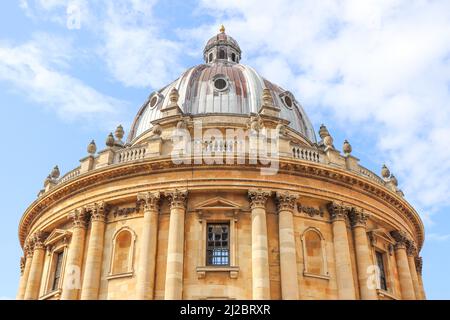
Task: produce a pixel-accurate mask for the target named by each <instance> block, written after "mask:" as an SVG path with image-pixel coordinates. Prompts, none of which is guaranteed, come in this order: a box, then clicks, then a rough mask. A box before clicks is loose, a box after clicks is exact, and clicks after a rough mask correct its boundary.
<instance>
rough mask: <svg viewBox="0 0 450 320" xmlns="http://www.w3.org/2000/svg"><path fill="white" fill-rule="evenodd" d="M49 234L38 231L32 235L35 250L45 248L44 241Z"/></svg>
mask: <svg viewBox="0 0 450 320" xmlns="http://www.w3.org/2000/svg"><path fill="white" fill-rule="evenodd" d="M47 236H48V234H47V233H45V232H42V231H37V232H35V233H34V234H33V235H32V238H31V241H32V242H33V247H34V250H37V249H44V248H45V246H44V241H45V239H46V238H47Z"/></svg>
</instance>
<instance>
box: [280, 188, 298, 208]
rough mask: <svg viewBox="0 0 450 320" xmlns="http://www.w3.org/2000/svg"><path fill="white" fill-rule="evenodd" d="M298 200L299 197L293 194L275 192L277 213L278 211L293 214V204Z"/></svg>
mask: <svg viewBox="0 0 450 320" xmlns="http://www.w3.org/2000/svg"><path fill="white" fill-rule="evenodd" d="M298 198H299V195H298V194H295V193H290V192H287V191H285V192H277V193H276V199H277V208H278V212H280V211H290V212H293V211H294V209H295V203H296V202H297V199H298Z"/></svg>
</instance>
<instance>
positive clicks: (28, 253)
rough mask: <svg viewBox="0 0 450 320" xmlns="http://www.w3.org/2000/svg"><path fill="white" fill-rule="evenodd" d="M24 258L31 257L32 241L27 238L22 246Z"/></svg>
mask: <svg viewBox="0 0 450 320" xmlns="http://www.w3.org/2000/svg"><path fill="white" fill-rule="evenodd" d="M23 251H24V253H25V257H26V259H31V258H32V257H33V243H32V242H31V241H30V240H28V241H27V242H26V244H25V246H24V248H23Z"/></svg>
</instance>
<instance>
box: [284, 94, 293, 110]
mask: <svg viewBox="0 0 450 320" xmlns="http://www.w3.org/2000/svg"><path fill="white" fill-rule="evenodd" d="M284 104H285V105H286V106H287V107H288V108H292V99H291V98H290V97H288V96H285V97H284Z"/></svg>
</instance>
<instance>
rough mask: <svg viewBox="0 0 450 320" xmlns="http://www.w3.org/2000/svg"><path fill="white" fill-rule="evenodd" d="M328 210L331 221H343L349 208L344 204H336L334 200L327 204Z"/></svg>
mask: <svg viewBox="0 0 450 320" xmlns="http://www.w3.org/2000/svg"><path fill="white" fill-rule="evenodd" d="M327 209H328V212H329V213H330V220H331V222H334V221H339V220H341V221H345V220H346V219H347V218H348V214H349V212H350V211H351V208H349V207H346V206H344V204H342V203H341V204H338V203H336V202H330V203H329V204H328V205H327Z"/></svg>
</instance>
